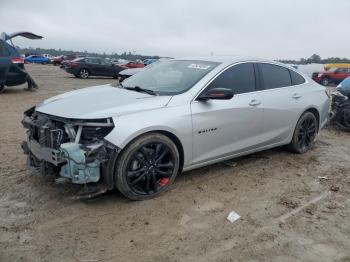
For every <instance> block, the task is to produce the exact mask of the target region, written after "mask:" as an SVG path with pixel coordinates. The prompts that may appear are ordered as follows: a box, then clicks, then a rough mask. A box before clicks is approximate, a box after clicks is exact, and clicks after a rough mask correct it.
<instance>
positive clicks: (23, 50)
mask: <svg viewBox="0 0 350 262" xmlns="http://www.w3.org/2000/svg"><path fill="white" fill-rule="evenodd" d="M16 48H17V50H18V51H19V52H20V53H21V54H25V55H31V54H36V55H43V54H49V55H52V56H59V55H72V54H74V55H78V56H92V57H102V58H107V57H108V58H115V59H126V60H136V59H141V60H144V59H149V58H156V59H158V58H159V56H156V55H153V56H151V55H141V54H136V53H135V52H133V53H132V52H131V51H128V52H126V51H125V52H123V53H121V54H118V53H112V54H106V53H102V54H101V53H93V52H87V51H83V52H82V51H72V50H61V49H58V50H57V49H53V48H51V49H46V48H39V47H38V48H32V47H28V48H21V47H18V46H16Z"/></svg>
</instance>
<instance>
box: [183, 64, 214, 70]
mask: <svg viewBox="0 0 350 262" xmlns="http://www.w3.org/2000/svg"><path fill="white" fill-rule="evenodd" d="M209 67H210V65H203V64H202V65H201V64H190V65H189V66H188V68H193V69H201V70H207V69H208V68H209Z"/></svg>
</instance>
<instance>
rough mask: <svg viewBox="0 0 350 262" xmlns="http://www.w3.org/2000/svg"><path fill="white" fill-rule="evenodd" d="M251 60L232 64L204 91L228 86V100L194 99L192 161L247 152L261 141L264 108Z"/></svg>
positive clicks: (196, 161) (203, 160) (209, 159)
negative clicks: (231, 93) (257, 91)
mask: <svg viewBox="0 0 350 262" xmlns="http://www.w3.org/2000/svg"><path fill="white" fill-rule="evenodd" d="M256 83H257V81H256V77H255V67H254V64H253V63H240V64H237V65H233V66H231V67H229V68H227V69H226V70H224V71H223V72H222V73H220V74H219V75H218V76H217V77H216V78H215V79H214V80H213V81H212V82H211V83H210V84H209V85H208V86H207V87H206V89H205V90H209V89H212V88H229V89H232V90H233V92H234V97H233V98H232V99H230V100H207V101H193V102H192V104H191V110H192V122H193V164H199V163H201V162H206V161H211V160H214V159H217V158H220V157H226V156H230V155H233V154H237V153H241V152H244V151H249V150H251V149H253V148H255V147H256V146H257V145H259V144H260V143H261V138H260V134H261V132H262V123H263V111H262V108H261V106H260V101H259V100H258V99H257V97H256V95H257V93H256Z"/></svg>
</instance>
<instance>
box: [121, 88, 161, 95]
mask: <svg viewBox="0 0 350 262" xmlns="http://www.w3.org/2000/svg"><path fill="white" fill-rule="evenodd" d="M124 88H125V89H128V90H135V91H136V92H142V93H147V94H149V95H152V96H157V95H158V94H157V93H156V92H154V91H153V90H151V89H146V88H142V87H139V86H134V87H131V86H126V87H124Z"/></svg>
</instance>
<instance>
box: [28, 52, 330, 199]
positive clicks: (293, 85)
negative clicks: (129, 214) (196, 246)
mask: <svg viewBox="0 0 350 262" xmlns="http://www.w3.org/2000/svg"><path fill="white" fill-rule="evenodd" d="M328 110H329V97H328V96H327V94H326V92H325V88H324V87H322V86H320V85H318V84H316V83H315V82H314V81H312V80H310V79H309V78H308V77H307V76H305V75H303V74H301V73H300V72H298V71H297V70H295V69H294V68H291V67H288V66H286V65H283V64H280V63H277V62H270V61H265V60H258V59H251V58H242V57H214V56H211V57H204V58H184V59H173V60H167V61H160V62H157V63H155V64H154V65H152V66H150V67H148V68H145V69H144V70H143V71H141V72H138V73H137V74H135V75H134V76H132V77H130V78H128V79H126V80H125V81H124V82H123V85H119V86H117V87H116V86H113V85H105V86H97V87H90V88H85V89H81V90H76V91H72V92H68V93H66V94H62V95H58V96H55V97H53V98H50V99H47V100H45V101H43V102H42V103H41V104H39V105H37V106H35V107H33V108H31V109H29V110H28V111H26V112H25V116H24V120H23V124H24V126H25V127H26V128H27V141H26V142H25V143H24V144H23V149H24V151H25V153H26V154H27V155H28V166H29V168H30V169H31V170H35V171H40V172H41V173H42V174H45V175H46V174H48V173H54V174H56V175H57V176H58V177H59V178H58V180H59V181H60V182H62V181H68V182H72V183H77V184H82V185H85V187H84V188H86V189H88V190H87V195H88V196H92V195H94V194H98V193H101V192H105V191H106V190H110V189H113V188H115V187H116V188H118V189H119V190H120V192H122V193H123V194H124V195H125V196H126V197H128V198H130V199H134V200H141V199H148V198H152V197H155V196H158V195H159V194H160V193H162V192H163V191H165V190H166V189H168V188H169V186H170V185H171V184H172V183H173V182H174V180H175V177H176V175H177V174H178V173H180V172H182V171H188V170H191V169H194V168H198V167H202V166H206V165H210V164H213V163H216V162H219V161H224V160H227V159H230V158H234V157H238V156H242V155H247V154H251V153H254V152H256V151H261V150H265V149H269V148H273V147H277V146H282V145H288V146H289V148H290V149H291V150H293V151H294V152H297V153H304V152H306V151H307V150H309V149H310V148H311V147H312V144H313V142H314V139H315V137H316V135H317V133H318V131H319V130H320V129H321V128H322V127H323V126H324V125H325V124H326V122H327V117H328Z"/></svg>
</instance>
